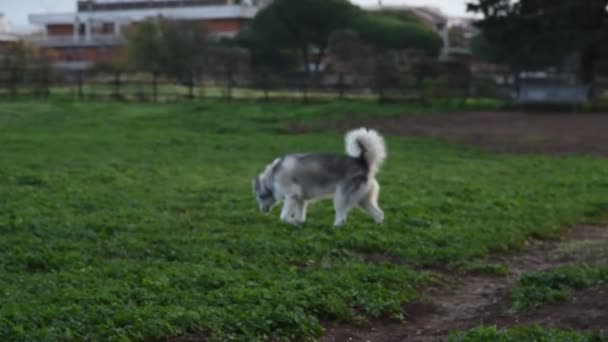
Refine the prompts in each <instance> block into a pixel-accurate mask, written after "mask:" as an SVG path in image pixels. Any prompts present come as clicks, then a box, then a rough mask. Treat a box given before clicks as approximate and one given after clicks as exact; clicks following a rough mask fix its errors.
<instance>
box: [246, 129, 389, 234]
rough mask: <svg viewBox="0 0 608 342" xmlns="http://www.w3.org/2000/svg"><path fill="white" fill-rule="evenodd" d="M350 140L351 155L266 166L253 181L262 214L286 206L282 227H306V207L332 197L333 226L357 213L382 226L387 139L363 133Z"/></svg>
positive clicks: (294, 157)
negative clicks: (382, 177)
mask: <svg viewBox="0 0 608 342" xmlns="http://www.w3.org/2000/svg"><path fill="white" fill-rule="evenodd" d="M345 140H346V153H347V155H338V154H318V153H313V154H289V155H286V156H283V157H280V158H277V159H275V160H274V161H273V162H272V163H270V164H269V165H268V166H266V169H265V170H264V171H263V172H262V173H261V174H259V175H258V176H257V177H256V178H255V179H254V180H253V191H254V193H255V197H256V200H257V202H258V204H259V206H260V210H261V211H262V212H264V213H268V212H269V211H270V210H271V209H272V207H273V206H274V205H275V204H277V203H279V202H284V204H283V209H282V210H281V221H283V222H286V223H289V224H301V223H303V222H304V221H306V207H307V205H308V204H309V203H310V202H311V201H314V200H316V199H320V198H324V197H333V200H334V208H335V210H336V219H335V221H334V226H336V227H339V226H342V225H343V224H344V223H345V222H346V217H347V214H348V211H349V210H350V209H352V208H354V207H360V208H361V209H363V210H365V211H366V212H368V213H369V214H370V215H372V217H373V218H374V220H375V221H376V223H379V224H380V223H382V222H383V220H384V213H383V212H382V210H381V209H380V208H379V207H378V194H379V192H380V185H379V184H378V181H377V180H376V173H377V172H378V171H379V169H380V165H381V164H382V162H383V161H384V159H385V158H386V145H385V143H384V139H383V138H382V136H380V135H379V134H378V132H376V131H375V130H370V129H366V128H360V129H357V130H353V131H350V132H348V133H347V134H346V138H345Z"/></svg>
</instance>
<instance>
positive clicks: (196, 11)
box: [29, 0, 264, 69]
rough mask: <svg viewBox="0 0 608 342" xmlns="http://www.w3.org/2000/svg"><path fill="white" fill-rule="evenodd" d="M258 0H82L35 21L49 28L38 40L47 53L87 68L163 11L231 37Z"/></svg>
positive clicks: (32, 20)
mask: <svg viewBox="0 0 608 342" xmlns="http://www.w3.org/2000/svg"><path fill="white" fill-rule="evenodd" d="M263 3H264V2H263V1H259V2H258V1H256V0H81V1H78V2H77V11H76V12H74V13H52V14H32V15H30V16H29V20H30V23H32V24H34V25H39V26H42V27H44V29H45V30H44V31H45V34H44V35H43V36H42V37H40V38H38V39H37V40H36V43H37V44H38V45H39V46H40V48H41V49H42V51H43V53H44V54H45V55H46V56H47V57H48V58H50V59H52V60H53V62H54V63H55V64H56V66H57V67H60V68H65V69H85V68H88V67H90V66H91V65H93V64H94V63H98V62H104V61H108V60H110V59H111V57H112V54H113V51H114V50H115V48H116V47H117V46H119V45H121V44H122V43H124V32H125V29H126V27H128V26H129V25H132V24H134V23H137V22H141V21H144V20H147V19H149V18H154V17H159V16H162V17H164V18H168V19H172V20H185V21H198V22H201V24H204V25H206V26H207V27H208V28H209V29H210V30H211V32H212V35H214V36H215V37H231V36H234V35H236V34H237V33H238V32H240V31H241V30H242V29H243V28H244V27H245V26H246V25H247V23H248V22H249V21H250V20H251V19H252V18H253V17H254V16H255V14H256V13H257V11H258V10H259V8H260V6H262V5H263Z"/></svg>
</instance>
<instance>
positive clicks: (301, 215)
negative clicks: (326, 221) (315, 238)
mask: <svg viewBox="0 0 608 342" xmlns="http://www.w3.org/2000/svg"><path fill="white" fill-rule="evenodd" d="M306 207H307V203H306V201H303V200H299V201H297V203H296V222H297V223H298V224H302V223H304V222H305V221H306Z"/></svg>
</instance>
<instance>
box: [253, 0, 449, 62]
mask: <svg viewBox="0 0 608 342" xmlns="http://www.w3.org/2000/svg"><path fill="white" fill-rule="evenodd" d="M340 30H352V31H354V32H356V33H357V34H358V36H359V37H360V39H361V41H362V42H364V43H366V44H368V45H370V46H373V47H375V48H378V49H406V48H408V49H422V50H424V51H426V52H427V53H429V54H431V55H437V54H438V52H439V49H440V48H441V38H440V37H439V36H438V35H437V34H436V33H435V32H433V31H432V30H430V29H427V28H426V27H424V26H423V25H422V24H421V23H420V22H419V21H418V20H417V19H416V18H415V17H414V16H413V15H411V14H410V13H408V12H406V11H377V12H371V11H364V10H362V9H361V8H359V7H357V6H354V5H352V4H351V3H350V2H349V1H347V0H276V1H274V2H273V3H272V4H271V5H269V6H267V7H266V8H264V9H263V10H262V11H260V13H258V15H257V16H256V18H255V19H254V21H253V23H252V25H251V30H250V31H246V32H245V33H243V34H241V39H245V40H246V41H247V42H249V44H255V45H256V46H258V47H261V48H258V50H259V51H258V52H253V53H252V55H254V59H256V57H255V56H256V55H270V56H272V55H273V53H274V57H275V58H277V55H276V54H277V52H284V51H292V55H293V54H294V53H293V51H295V54H297V55H298V56H299V57H300V59H301V62H303V63H304V64H305V65H310V64H313V65H315V67H318V65H319V64H320V62H321V61H322V58H323V57H324V56H325V55H326V53H327V49H328V48H329V40H330V36H331V34H332V33H333V32H335V31H340ZM313 49H314V50H313ZM260 51H264V53H260ZM313 51H314V52H315V53H314V54H313ZM277 59H278V58H277Z"/></svg>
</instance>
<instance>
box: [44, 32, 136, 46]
mask: <svg viewBox="0 0 608 342" xmlns="http://www.w3.org/2000/svg"><path fill="white" fill-rule="evenodd" d="M124 41H125V38H124V37H122V36H120V35H115V34H92V35H90V36H88V37H87V36H46V37H35V38H32V43H34V44H36V45H38V46H40V47H47V48H51V47H53V48H62V47H87V46H115V45H120V44H122V43H123V42H124Z"/></svg>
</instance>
